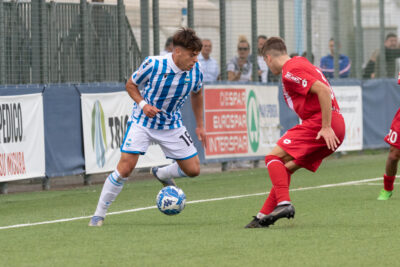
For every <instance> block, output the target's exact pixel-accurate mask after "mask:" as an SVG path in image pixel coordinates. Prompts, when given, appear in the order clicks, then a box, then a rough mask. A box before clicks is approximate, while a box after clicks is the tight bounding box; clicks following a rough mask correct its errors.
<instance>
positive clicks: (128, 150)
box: [89, 123, 149, 226]
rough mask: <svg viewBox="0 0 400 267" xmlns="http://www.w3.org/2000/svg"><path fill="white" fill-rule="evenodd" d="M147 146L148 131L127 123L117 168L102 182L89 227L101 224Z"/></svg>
mask: <svg viewBox="0 0 400 267" xmlns="http://www.w3.org/2000/svg"><path fill="white" fill-rule="evenodd" d="M137 140H140V141H137ZM148 145H149V137H148V129H147V128H145V127H142V126H138V125H136V124H130V123H129V124H128V127H127V130H126V134H125V137H124V140H123V142H122V146H121V157H120V160H119V162H118V165H117V168H116V169H115V171H114V172H112V173H111V174H110V175H109V176H108V177H107V179H106V181H105V182H104V185H103V189H102V191H101V194H100V198H99V202H98V204H97V208H96V211H95V213H94V216H93V217H92V219H91V220H90V222H89V226H101V225H102V224H103V221H104V218H105V215H106V212H107V210H108V208H109V207H110V205H111V203H112V202H113V201H114V200H115V199H116V198H117V196H118V195H119V193H120V192H121V191H122V188H123V186H124V183H125V181H127V179H128V176H129V175H130V174H131V173H132V171H133V170H134V168H135V167H136V164H137V161H138V159H139V155H140V154H144V152H145V151H147V147H148Z"/></svg>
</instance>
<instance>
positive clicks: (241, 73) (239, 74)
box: [227, 35, 253, 82]
mask: <svg viewBox="0 0 400 267" xmlns="http://www.w3.org/2000/svg"><path fill="white" fill-rule="evenodd" d="M237 49H238V56H235V57H234V58H232V59H231V60H230V61H229V63H228V67H227V70H228V80H229V81H240V82H248V81H251V75H252V71H253V67H252V63H251V61H250V57H249V53H250V44H249V42H248V41H247V39H246V37H245V36H243V35H241V36H239V43H238V46H237Z"/></svg>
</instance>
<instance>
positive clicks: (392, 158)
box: [378, 146, 400, 200]
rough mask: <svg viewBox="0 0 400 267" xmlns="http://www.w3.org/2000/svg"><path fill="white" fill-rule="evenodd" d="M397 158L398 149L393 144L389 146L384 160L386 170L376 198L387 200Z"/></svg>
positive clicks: (395, 169) (391, 186)
mask: <svg viewBox="0 0 400 267" xmlns="http://www.w3.org/2000/svg"><path fill="white" fill-rule="evenodd" d="M399 160H400V149H398V148H397V147H395V146H390V150H389V154H388V158H387V160H386V171H385V174H384V175H383V189H382V190H381V192H380V194H379V197H378V200H388V199H389V198H390V197H391V196H392V191H393V184H394V180H395V178H396V173H397V165H398V163H399Z"/></svg>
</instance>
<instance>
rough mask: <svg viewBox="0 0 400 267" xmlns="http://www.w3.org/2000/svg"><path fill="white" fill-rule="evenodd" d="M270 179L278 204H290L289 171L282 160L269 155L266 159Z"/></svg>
mask: <svg viewBox="0 0 400 267" xmlns="http://www.w3.org/2000/svg"><path fill="white" fill-rule="evenodd" d="M265 164H266V166H267V169H268V172H269V177H270V178H271V182H272V186H273V187H274V188H275V197H276V202H277V204H278V205H279V204H283V203H286V202H290V196H289V178H290V175H289V174H288V170H287V168H286V167H285V164H284V163H283V161H282V160H281V158H279V157H277V156H272V155H268V156H266V157H265Z"/></svg>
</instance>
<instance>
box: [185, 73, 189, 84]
mask: <svg viewBox="0 0 400 267" xmlns="http://www.w3.org/2000/svg"><path fill="white" fill-rule="evenodd" d="M189 82H190V75H188V76H186V78H185V84H186V83H189Z"/></svg>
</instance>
